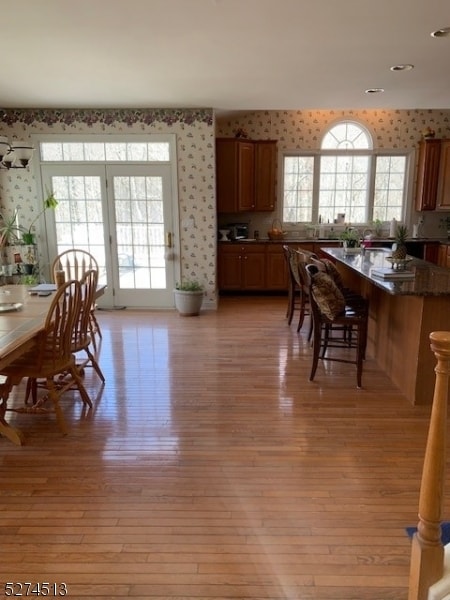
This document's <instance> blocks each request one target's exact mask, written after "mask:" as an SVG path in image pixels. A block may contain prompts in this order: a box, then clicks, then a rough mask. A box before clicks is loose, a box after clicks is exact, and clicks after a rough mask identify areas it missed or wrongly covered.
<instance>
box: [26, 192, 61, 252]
mask: <svg viewBox="0 0 450 600" xmlns="http://www.w3.org/2000/svg"><path fill="white" fill-rule="evenodd" d="M57 206H58V200H57V199H56V198H55V195H54V193H53V192H49V191H48V190H47V197H46V198H45V200H44V207H43V208H42V210H41V211H40V212H39V213H38V214H37V215H36V216H35V217H34V219H33V220H32V221H31V223H30V225H29V227H28V228H24V227H19V230H20V231H21V232H22V242H23V243H24V244H26V245H28V246H32V245H34V244H35V243H36V242H35V233H34V231H33V227H34V225H35V223H36V222H37V220H38V219H39V218H40V217H41V216H42V215H43V214H44V213H45V211H46V210H48V209H49V208H52V209H53V210H54V209H55V208H56V207H57Z"/></svg>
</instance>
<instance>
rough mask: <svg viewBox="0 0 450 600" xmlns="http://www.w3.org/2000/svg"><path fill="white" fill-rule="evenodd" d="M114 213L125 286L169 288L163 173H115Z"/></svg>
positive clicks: (121, 283) (121, 276) (120, 266)
mask: <svg viewBox="0 0 450 600" xmlns="http://www.w3.org/2000/svg"><path fill="white" fill-rule="evenodd" d="M114 215H115V222H116V241H117V254H118V266H119V287H120V288H121V289H165V288H166V286H167V276H166V263H165V258H164V253H165V246H164V220H163V185H162V178H161V177H140V176H115V177H114Z"/></svg>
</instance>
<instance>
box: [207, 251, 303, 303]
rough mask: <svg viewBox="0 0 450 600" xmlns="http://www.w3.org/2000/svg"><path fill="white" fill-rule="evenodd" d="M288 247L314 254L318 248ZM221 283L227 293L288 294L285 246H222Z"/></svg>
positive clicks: (219, 264)
mask: <svg viewBox="0 0 450 600" xmlns="http://www.w3.org/2000/svg"><path fill="white" fill-rule="evenodd" d="M288 245H289V246H293V247H295V248H304V249H305V250H310V251H314V246H315V244H312V243H306V244H305V243H304V244H299V243H298V242H294V243H293V242H288ZM218 281H219V290H223V291H239V290H242V291H271V292H276V291H280V292H283V291H287V288H288V272H287V266H286V262H285V258H284V253H283V243H282V242H280V243H273V242H270V243H260V244H258V243H253V242H247V243H243V244H233V243H227V242H223V243H220V244H219V250H218Z"/></svg>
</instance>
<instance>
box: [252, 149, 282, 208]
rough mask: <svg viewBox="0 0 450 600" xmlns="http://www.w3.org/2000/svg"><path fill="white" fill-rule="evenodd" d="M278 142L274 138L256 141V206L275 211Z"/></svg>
mask: <svg viewBox="0 0 450 600" xmlns="http://www.w3.org/2000/svg"><path fill="white" fill-rule="evenodd" d="M276 167H277V143H276V142H275V141H274V140H261V141H256V142H255V207H254V210H260V211H273V210H275V204H276V189H275V181H276Z"/></svg>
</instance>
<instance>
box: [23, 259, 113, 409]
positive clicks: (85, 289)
mask: <svg viewBox="0 0 450 600" xmlns="http://www.w3.org/2000/svg"><path fill="white" fill-rule="evenodd" d="M97 281H98V272H97V271H96V270H95V269H90V270H89V271H87V272H86V273H85V274H84V276H83V278H82V279H81V282H80V284H81V308H80V313H79V318H78V320H77V321H76V322H75V323H74V327H73V330H72V343H71V347H70V350H71V352H72V354H74V355H75V357H76V359H77V363H76V366H77V369H78V372H79V374H80V375H81V376H83V375H84V369H85V368H87V367H92V368H93V369H94V370H95V371H96V373H97V375H98V376H99V377H100V379H101V380H102V382H103V383H104V382H105V376H104V375H103V372H102V370H101V368H100V365H99V364H98V361H97V358H96V357H95V355H94V354H93V353H92V352H91V349H90V346H91V333H90V326H89V320H90V309H91V306H92V302H93V300H94V297H95V291H96V289H97ZM81 354H83V356H82V357H80V355H81ZM69 375H70V374H69ZM66 376H67V374H66V373H64V372H62V373H60V374H59V375H58V378H57V379H56V382H55V383H56V384H57V385H64V386H65V379H66ZM43 387H46V382H45V380H38V379H32V378H28V381H27V387H26V391H25V404H28V403H29V401H30V397H31V402H32V404H33V405H34V404H36V402H37V393H38V389H40V388H43ZM66 390H67V387H66Z"/></svg>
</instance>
